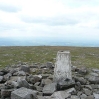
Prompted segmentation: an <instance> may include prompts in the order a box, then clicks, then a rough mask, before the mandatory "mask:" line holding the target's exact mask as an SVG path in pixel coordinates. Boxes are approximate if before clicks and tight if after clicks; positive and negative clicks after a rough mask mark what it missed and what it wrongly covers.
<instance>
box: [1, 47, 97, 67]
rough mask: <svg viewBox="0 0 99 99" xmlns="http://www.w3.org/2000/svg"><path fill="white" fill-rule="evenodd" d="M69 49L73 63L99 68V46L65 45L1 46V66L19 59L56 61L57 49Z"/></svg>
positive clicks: (26, 60)
mask: <svg viewBox="0 0 99 99" xmlns="http://www.w3.org/2000/svg"><path fill="white" fill-rule="evenodd" d="M59 50H69V51H70V52H71V60H72V64H73V65H75V66H85V67H91V68H93V67H94V68H99V48H92V47H65V46H33V47H32V46H30V47H29V46H28V47H27V46H24V47H20V46H19V47H18V46H17V47H0V67H5V66H10V65H12V64H16V63H18V62H19V61H21V62H28V63H45V62H48V61H51V62H55V60H54V59H55V58H56V54H57V51H59Z"/></svg>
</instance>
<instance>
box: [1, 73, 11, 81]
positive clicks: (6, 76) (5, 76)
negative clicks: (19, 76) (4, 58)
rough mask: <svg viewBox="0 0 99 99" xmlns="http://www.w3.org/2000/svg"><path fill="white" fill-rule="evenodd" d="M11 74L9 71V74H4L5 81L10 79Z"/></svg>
mask: <svg viewBox="0 0 99 99" xmlns="http://www.w3.org/2000/svg"><path fill="white" fill-rule="evenodd" d="M11 76H12V74H11V73H8V74H6V75H4V77H3V80H4V81H7V80H9V79H10V77H11Z"/></svg>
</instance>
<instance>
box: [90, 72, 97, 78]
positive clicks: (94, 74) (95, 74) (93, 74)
mask: <svg viewBox="0 0 99 99" xmlns="http://www.w3.org/2000/svg"><path fill="white" fill-rule="evenodd" d="M90 75H92V76H96V77H98V76H99V74H98V73H93V72H92V73H90Z"/></svg>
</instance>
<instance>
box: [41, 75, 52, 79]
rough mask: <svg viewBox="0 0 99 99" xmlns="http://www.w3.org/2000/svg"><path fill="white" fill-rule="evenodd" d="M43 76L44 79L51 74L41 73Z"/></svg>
mask: <svg viewBox="0 0 99 99" xmlns="http://www.w3.org/2000/svg"><path fill="white" fill-rule="evenodd" d="M41 76H42V79H46V78H48V77H49V76H51V75H50V74H41Z"/></svg>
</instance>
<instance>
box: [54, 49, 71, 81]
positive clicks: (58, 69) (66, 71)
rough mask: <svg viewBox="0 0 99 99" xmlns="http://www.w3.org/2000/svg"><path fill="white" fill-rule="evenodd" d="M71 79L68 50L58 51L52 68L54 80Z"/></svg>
mask: <svg viewBox="0 0 99 99" xmlns="http://www.w3.org/2000/svg"><path fill="white" fill-rule="evenodd" d="M66 78H69V79H72V76H71V58H70V52H69V51H58V53H57V57H56V63H55V68H54V78H53V80H54V81H60V80H65V79H66Z"/></svg>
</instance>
